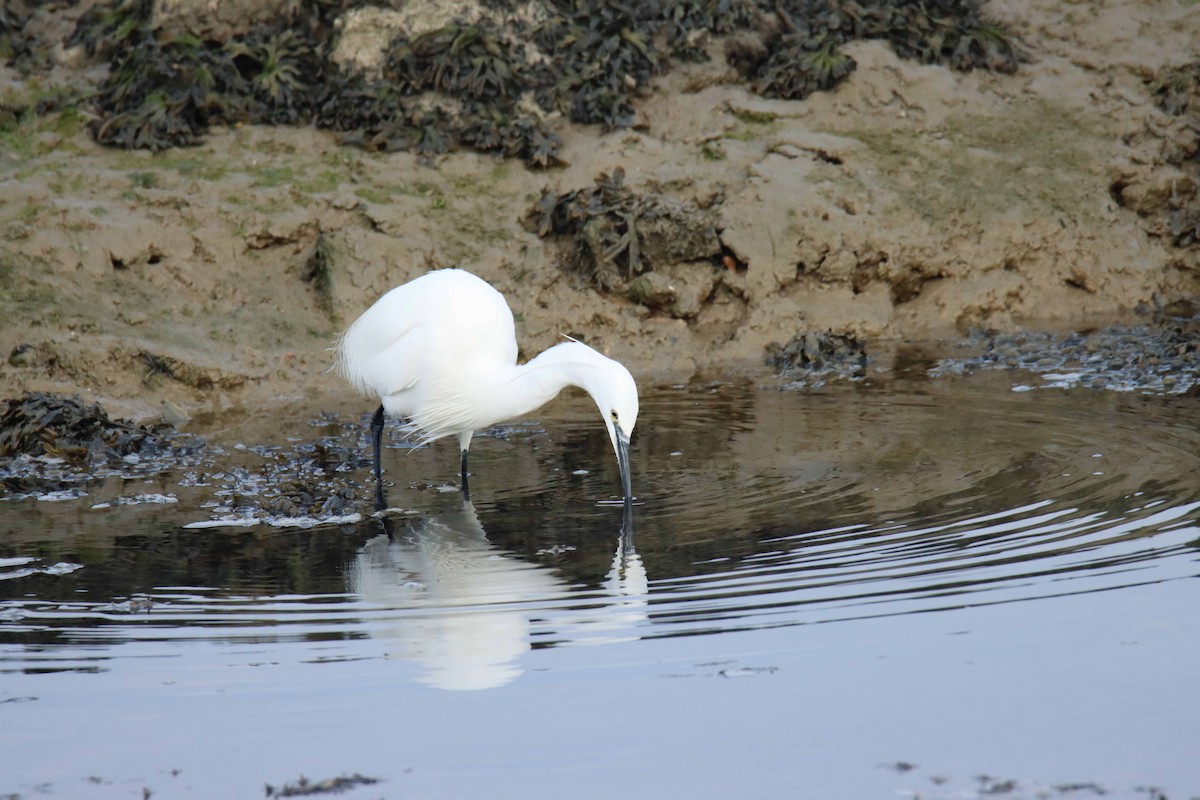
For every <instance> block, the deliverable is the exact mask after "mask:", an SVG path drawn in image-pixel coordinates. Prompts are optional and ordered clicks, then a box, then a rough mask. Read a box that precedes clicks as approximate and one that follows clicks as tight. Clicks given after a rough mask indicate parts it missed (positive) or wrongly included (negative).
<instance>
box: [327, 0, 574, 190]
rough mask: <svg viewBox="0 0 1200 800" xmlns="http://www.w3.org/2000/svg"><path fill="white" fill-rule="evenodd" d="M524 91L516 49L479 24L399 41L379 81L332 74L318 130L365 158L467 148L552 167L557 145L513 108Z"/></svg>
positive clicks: (525, 77)
mask: <svg viewBox="0 0 1200 800" xmlns="http://www.w3.org/2000/svg"><path fill="white" fill-rule="evenodd" d="M532 89H533V83H532V82H531V74H530V72H529V70H528V69H527V67H526V61H525V47H524V45H523V44H521V42H520V41H519V40H517V39H514V38H512V36H511V35H510V34H509V33H508V32H506V31H504V30H502V29H501V28H500V27H499V26H497V25H496V24H495V23H492V22H490V21H487V20H480V21H479V22H478V23H475V24H466V23H462V22H457V23H452V24H450V25H447V26H445V27H443V28H439V29H437V30H433V31H428V32H426V33H424V34H421V35H419V36H416V37H413V38H408V37H403V36H401V37H397V38H396V39H395V40H394V41H393V42H392V43H391V45H390V47H389V48H388V50H387V53H386V61H385V66H384V70H383V75H382V77H381V78H378V79H371V78H367V77H365V76H363V75H359V74H345V73H344V72H341V71H337V72H335V74H333V75H332V76H331V79H330V81H329V83H328V84H327V85H326V86H325V87H323V89H322V91H321V92H320V94H319V97H318V98H317V100H316V108H315V115H316V123H317V124H318V125H320V126H321V127H325V128H331V129H333V130H338V131H343V132H346V133H347V136H345V137H344V141H346V142H349V143H354V144H359V145H362V146H364V147H367V148H369V149H373V150H386V151H392V150H413V151H415V152H416V153H417V154H418V155H421V156H423V157H431V156H435V155H438V154H441V153H445V152H447V151H448V150H454V149H458V148H461V147H469V148H472V149H474V150H478V151H480V152H485V153H496V154H498V155H502V156H506V157H512V158H521V159H523V160H524V161H526V162H527V163H529V164H531V165H533V166H540V167H546V166H551V165H554V164H557V163H558V156H557V153H558V148H559V146H560V144H561V142H560V140H559V138H558V137H557V136H556V135H555V134H554V133H553V132H551V131H550V129H549V128H548V127H547V126H546V124H545V122H544V120H543V116H542V115H541V114H538V113H534V112H532V111H530V110H526V109H523V108H522V107H521V105H520V102H521V100H522V97H523V95H524V94H525V93H527V92H531V91H532ZM431 98H436V99H435V100H431ZM447 98H450V99H449V100H448V99H447Z"/></svg>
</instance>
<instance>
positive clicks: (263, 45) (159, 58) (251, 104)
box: [94, 29, 323, 150]
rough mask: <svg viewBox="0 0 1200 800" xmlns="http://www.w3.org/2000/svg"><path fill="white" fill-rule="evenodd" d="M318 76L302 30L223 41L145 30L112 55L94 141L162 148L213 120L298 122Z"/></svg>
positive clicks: (184, 141)
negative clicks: (160, 38)
mask: <svg viewBox="0 0 1200 800" xmlns="http://www.w3.org/2000/svg"><path fill="white" fill-rule="evenodd" d="M322 75H323V70H322V62H321V60H320V59H319V58H318V57H317V56H316V49H315V43H314V42H313V41H311V40H309V39H307V38H306V35H305V33H304V32H303V31H295V30H285V29H272V30H260V31H255V32H253V33H250V34H248V35H246V36H243V37H238V38H236V39H234V40H231V41H230V42H228V43H227V44H225V45H222V46H216V45H214V44H212V43H206V42H202V41H200V40H199V39H196V38H194V37H178V38H176V39H173V40H171V41H170V42H167V43H165V44H160V43H158V42H157V41H155V40H154V39H153V38H152V37H150V36H144V37H142V38H141V39H140V40H138V41H137V42H136V43H135V44H133V45H132V46H130V47H128V48H126V49H124V50H122V51H120V52H118V53H117V54H115V55H114V57H113V61H112V66H111V71H110V74H109V77H108V79H107V80H105V82H104V84H103V85H102V86H101V88H100V94H99V97H98V101H97V105H98V106H99V108H100V109H102V111H103V117H102V118H101V119H100V120H99V121H98V122H97V123H96V124H95V126H94V132H95V136H96V140H97V141H99V142H100V143H102V144H110V145H116V146H120V147H126V148H139V149H149V150H159V149H163V148H167V147H173V146H180V145H190V144H196V143H198V142H199V141H200V140H201V138H202V137H203V134H204V133H205V132H206V131H207V130H208V129H209V127H210V126H212V125H216V124H232V123H236V122H253V123H265V124H287V123H299V122H303V121H306V120H307V119H308V117H309V113H310V112H309V107H310V105H311V100H310V98H311V96H312V93H313V92H314V91H315V90H316V88H317V87H318V86H319V85H320V84H321V80H322Z"/></svg>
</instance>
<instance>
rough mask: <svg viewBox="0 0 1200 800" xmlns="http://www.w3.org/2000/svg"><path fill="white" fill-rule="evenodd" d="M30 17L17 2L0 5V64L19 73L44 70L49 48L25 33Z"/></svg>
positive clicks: (48, 60)
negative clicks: (13, 68)
mask: <svg viewBox="0 0 1200 800" xmlns="http://www.w3.org/2000/svg"><path fill="white" fill-rule="evenodd" d="M29 19H30V15H29V14H28V13H26V12H25V11H24V10H23V7H22V4H21V3H19V2H5V3H2V4H0V62H3V63H5V64H7V65H9V66H11V67H15V68H16V69H18V70H20V71H21V72H33V71H35V70H39V69H45V68H47V67H48V66H49V64H50V58H49V48H48V47H46V46H43V45H42V43H40V42H38V41H37V39H35V38H34V37H32V36H30V35H29V34H27V33H26V29H27V27H28V24H29Z"/></svg>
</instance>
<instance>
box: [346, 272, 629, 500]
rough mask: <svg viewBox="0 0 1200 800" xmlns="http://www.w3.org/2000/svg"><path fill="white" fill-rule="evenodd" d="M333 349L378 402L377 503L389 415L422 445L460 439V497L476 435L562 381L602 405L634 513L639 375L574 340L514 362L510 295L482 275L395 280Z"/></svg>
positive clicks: (542, 400)
mask: <svg viewBox="0 0 1200 800" xmlns="http://www.w3.org/2000/svg"><path fill="white" fill-rule="evenodd" d="M337 351H338V368H339V370H340V371H341V373H342V375H343V376H344V377H345V378H346V380H348V381H349V382H350V383H351V385H353V386H354V387H355V388H356V389H358V390H359V391H360V392H362V393H364V394H368V395H378V396H379V399H380V401H381V404H380V406H379V409H378V410H377V411H376V412H375V416H374V417H373V418H372V419H371V435H372V439H373V444H374V450H373V453H374V458H375V462H374V464H375V505H376V507H377V508H382V507H383V505H384V501H383V480H382V474H381V468H380V444H381V439H382V436H383V424H384V415H387V416H390V417H393V418H396V419H400V420H404V421H405V428H406V430H407V431H408V432H409V434H411V435H413V436H416V437H417V440H418V442H419V443H420V444H426V443H428V442H432V441H434V440H435V439H440V438H442V437H444V436H454V437H456V438H457V439H458V447H459V451H460V454H461V457H460V462H459V463H460V469H461V472H462V488H463V494H464V495H468V496H469V490H468V487H467V450H468V448H470V446H471V436H472V434H474V433H475V431H478V430H482V429H483V428H486V427H488V426H489V425H495V424H496V423H498V422H504V421H506V420H511V419H514V418H515V417H520V416H522V415H524V414H528V413H529V412H531V411H533V410H535V409H538V408H541V407H542V406H543V405H545V404H546V403H548V402H549V401H550V400H552V399H553V398H554V397H555V396H556V395H557V394H558V393H559V392H560V391H562V389H563V388H564V387H566V386H578V387H579V388H581V389H583V390H584V391H586V392H587V393H588V394H590V395H591V396H592V399H593V400H595V401H596V406H597V407H598V408H599V409H600V416H601V417H603V419H604V425H605V427H607V428H608V436H609V439H611V440H612V445H613V449H614V450H615V451H616V454H617V465H618V467H619V468H620V471H621V489H622V490H623V491H624V493H625V508H626V515H627V516H628V513H629V508H630V504H631V503H632V501H633V493H632V491H631V481H630V476H629V436H630V434H632V433H633V426H634V424H636V423H637V415H638V393H637V385H636V384H635V383H634V381H633V376H632V375H630V374H629V370H627V369H625V367H624V366H623V365H622V364H620V363H618V362H616V361H613V360H612V359H611V358H606V357H605V356H602V355H600V354H599V353H597V352H596V351H595V350H593V349H592V348H590V347H588V346H587V345H585V344H582V343H581V342H577V341H574V340H572V341H568V342H562V343H561V344H557V345H555V346H554V347H551V348H550V349H548V350H546V351H545V352H544V353H542V354H541V355H539V356H538V357H536V358H534V359H533V360H532V361H529V362H528V363H526V364H523V365H518V364H517V363H516V362H517V335H516V329H515V327H514V325H513V315H512V311H511V310H509V308H508V303H507V302H505V300H504V295H502V294H500V293H499V292H498V291H496V290H495V289H493V288H492V287H491V286H490V285H489V284H487V283H486V282H484V281H483V280H481V279H480V278H477V277H476V276H474V275H472V274H471V273H469V272H465V271H463V270H460V269H442V270H437V271H435V272H429V273H426V274H425V275H422V276H420V277H419V278H414V279H413V280H411V281H409V282H408V283H405V284H403V285H401V286H397V287H396V288H395V289H392V290H391V291H389V292H388V293H387V294H385V295H384V296H383V297H381V298H379V300H378V301H376V303H375V305H373V306H371V307H370V308H368V309H367V310H366V311H365V312H363V315H362V316H361V317H359V318H358V320H357V321H355V323H354V324H353V325H351V326H350V328H349V330H347V331H346V332H345V333H344V334H343V335H342V337H341V340H340V341H339V342H338V346H337Z"/></svg>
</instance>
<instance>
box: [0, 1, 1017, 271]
mask: <svg viewBox="0 0 1200 800" xmlns="http://www.w3.org/2000/svg"><path fill="white" fill-rule="evenodd" d="M362 2H363V0H296V2H295V3H294V4H293V5H292V6H291V11H290V12H289V14H288V17H289V18H288V19H287V20H281V21H280V22H279V23H278V24H276V25H274V26H268V27H266V28H260V29H258V30H254V31H250V32H248V33H246V34H244V35H240V36H237V37H234V38H233V39H231V40H230V41H228V42H225V43H217V42H200V41H197V40H194V39H191V38H189V37H186V36H181V37H176V38H174V39H170V40H166V41H159V39H158V37H159V36H160V32H157V31H152V30H150V23H149V21H148V20H149V16H150V15H149V8H150V0H112V2H110V3H107V4H101V5H97V6H94V7H93V8H91V9H90V10H89V11H88V12H86V13H85V14H84V15H83V17H82V18H81V19H80V21H79V24H78V26H77V27H76V30H75V32H74V33H73V34H72V36H71V39H70V41H71V42H72V43H75V44H82V45H83V46H84V47H85V48H86V49H87V50H88V51H89V52H92V53H98V54H102V55H106V56H107V57H108V58H109V59H110V61H111V68H110V75H109V78H108V79H107V80H106V81H105V83H104V85H103V86H102V88H101V91H100V93H99V95H98V97H97V107H98V112H99V113H98V116H99V118H100V119H99V121H98V122H97V123H96V125H95V126H94V134H95V136H96V138H97V140H98V141H100V142H102V143H105V144H111V145H116V146H122V147H139V148H149V149H160V148H164V147H174V146H181V145H188V144H194V143H196V142H198V141H199V140H200V139H201V138H202V137H203V135H204V133H205V132H206V131H207V129H208V128H209V127H210V126H211V125H214V124H230V123H236V122H242V121H248V122H257V123H268V124H305V123H313V124H316V125H317V126H319V127H322V128H326V129H330V130H335V131H339V132H341V133H342V134H343V136H342V141H343V142H344V143H346V144H351V145H357V146H361V147H364V148H367V149H374V150H387V151H391V150H398V149H408V150H412V151H414V152H416V153H417V155H418V156H420V157H421V158H422V159H423V160H432V159H433V158H435V157H436V156H438V155H439V154H441V153H445V152H448V151H450V150H454V149H457V148H461V147H467V148H472V149H474V150H477V151H481V152H487V153H495V154H497V155H500V156H503V157H508V158H521V159H523V160H524V161H526V162H527V163H528V164H530V165H531V166H537V167H551V166H554V165H556V164H559V163H561V162H560V160H559V155H558V153H559V149H560V144H561V143H560V141H559V138H558V136H557V135H556V134H555V133H554V131H553V130H552V128H551V126H550V124H549V123H548V122H547V120H548V118H549V115H553V114H555V113H559V114H563V115H565V116H566V117H568V118H569V119H571V120H572V121H574V122H577V123H581V124H598V125H601V126H603V127H605V128H607V129H616V128H628V127H631V126H634V125H635V124H636V120H637V114H636V102H637V98H638V96H639V95H640V94H641V93H642V92H644V91H645V90H646V88H647V86H648V85H649V83H650V81H651V80H652V79H653V78H654V76H656V75H658V74H660V73H662V72H664V71H665V70H667V69H668V68H669V67H670V66H671V64H672V62H673V61H676V60H683V61H698V60H704V59H707V58H708V57H709V56H708V48H707V41H708V38H709V37H710V36H724V37H726V48H725V57H726V60H727V61H728V63H729V64H731V65H732V66H734V67H735V68H736V69H737V70H738V71H739V72H741V73H742V75H743V76H744V77H745V79H746V80H747V82H748V83H749V85H750V86H751V87H752V88H753V89H754V90H755V91H757V92H759V93H761V94H764V95H767V96H771V97H785V98H797V99H798V98H803V97H807V96H808V95H809V94H811V93H812V92H814V91H823V90H827V89H830V88H832V87H834V86H836V85H837V83H838V82H839V81H841V80H843V79H844V78H845V77H846V76H847V75H849V74H850V73H851V72H852V71H853V70H854V69H855V63H854V60H853V59H852V58H850V57H849V56H847V55H846V54H845V53H844V52H843V51H842V49H841V48H842V46H843V45H844V44H845V43H846V42H848V41H851V40H854V39H860V38H883V39H886V40H888V41H890V42H891V43H892V45H893V47H895V48H896V51H897V52H898V53H899V54H900V55H901V56H902V57H905V58H917V59H920V60H922V61H925V62H930V63H945V64H949V65H951V66H953V67H954V68H957V69H973V68H976V67H980V68H986V69H993V70H999V71H1012V70H1015V69H1016V67H1017V65H1018V64H1019V63H1020V62H1021V61H1023V60H1024V58H1025V56H1024V53H1023V51H1022V50H1021V49H1020V48H1019V46H1018V44H1017V43H1016V40H1015V38H1014V37H1012V36H1011V35H1010V34H1009V33H1008V32H1007V30H1006V29H1004V28H1003V27H1002V26H1000V25H998V24H996V23H994V22H991V21H989V20H987V19H985V18H984V17H983V16H982V15H981V12H980V10H979V9H980V2H979V0H927V2H923V3H916V4H909V3H903V2H898V0H861V2H854V0H651V1H650V2H643V3H631V2H628V1H627V0H543V3H542V4H541V5H540V6H539V7H538V8H537V12H536V13H535V14H528V13H524V14H522V13H513V12H515V11H516V10H517V4H515V3H514V2H511V0H487V2H485V3H484V8H485V9H486V10H485V13H484V14H483V15H481V16H479V17H478V18H476V19H473V20H471V21H467V20H465V19H458V20H456V21H454V22H452V23H450V24H448V25H445V26H443V27H441V28H438V29H435V30H431V31H427V32H424V33H421V34H419V35H415V36H411V37H409V36H400V37H397V38H396V39H395V40H394V41H392V42H391V43H390V44H389V45H388V47H387V50H386V53H385V60H384V68H383V75H382V76H378V77H368V76H366V75H363V74H357V73H354V74H350V73H346V72H344V71H343V70H341V69H339V68H337V67H336V66H334V64H333V63H332V62H331V60H330V58H329V53H330V49H331V37H332V35H333V30H334V28H335V27H336V26H335V24H334V20H335V18H336V17H337V15H338V14H340V13H341V12H343V11H345V10H346V9H347V8H350V7H353V6H356V5H361V4H362ZM525 7H526V6H525V5H524V4H523V5H522V6H521V8H525ZM9 16H12V15H11V14H10V15H9ZM7 20H8V17H3V18H0V24H2V25H8V22H7ZM531 20H532V21H531ZM9 27H11V25H9ZM2 30H3V28H2V27H0V31H2ZM623 252H624V251H623ZM634 260H635V262H636V260H637V259H636V258H635V259H634Z"/></svg>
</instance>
